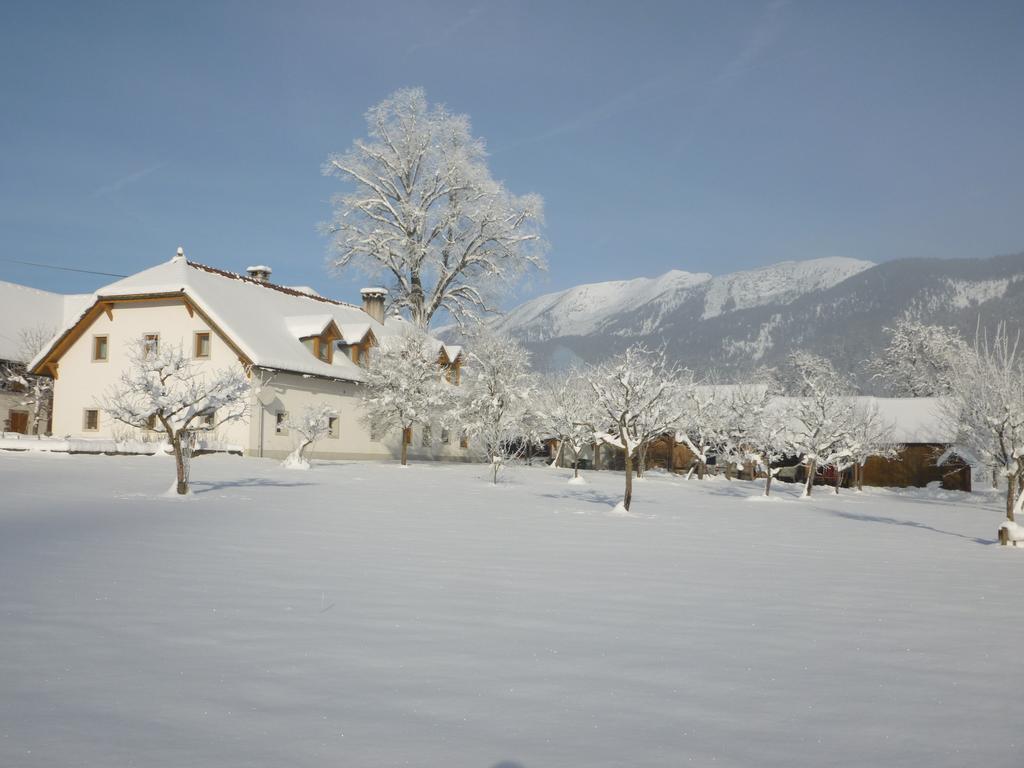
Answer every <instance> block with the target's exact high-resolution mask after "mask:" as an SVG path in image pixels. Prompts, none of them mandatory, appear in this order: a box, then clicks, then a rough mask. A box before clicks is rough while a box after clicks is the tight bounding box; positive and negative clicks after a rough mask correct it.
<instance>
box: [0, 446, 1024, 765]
mask: <svg viewBox="0 0 1024 768" xmlns="http://www.w3.org/2000/svg"><path fill="white" fill-rule="evenodd" d="M486 474H487V468H486V467H483V466H451V465H435V464H431V465H419V466H413V467H411V468H409V469H405V470H403V469H400V468H398V467H396V466H393V465H377V464H355V463H338V464H331V465H323V464H318V465H316V466H315V467H314V469H313V470H312V471H310V472H294V471H292V472H289V471H286V470H282V469H280V468H279V467H278V466H277V465H276V464H275V463H273V462H264V461H258V460H254V459H240V458H230V457H203V458H200V459H197V460H196V461H195V464H194V467H193V480H194V482H195V490H196V493H195V495H194V496H193V497H192V498H190V499H187V500H184V501H181V500H177V499H167V498H162V497H161V495H160V494H161V493H162V492H163V491H164V489H166V488H167V487H168V486H169V485H170V483H171V480H172V476H173V467H172V462H171V460H170V459H167V458H165V457H159V458H149V457H92V456H65V455H51V456H40V455H26V454H4V453H2V452H0V488H3V493H2V495H0V766H4V767H5V768H20V767H22V766H26V767H28V766H33V767H35V766H40V767H43V766H45V767H46V768H54V767H59V766H97V767H98V768H119V767H120V766H142V767H143V768H164V767H167V768H171V767H173V768H180V767H181V766H217V767H218V768H224V767H228V766H238V767H239V768H241V767H242V766H246V767H247V768H250V767H252V766H261V767H262V766H266V767H267V768H270V767H271V766H272V767H273V768H281V767H283V766H300V767H302V768H305V767H306V766H346V767H347V766H355V767H361V766H406V765H408V766H424V767H428V766H430V767H444V768H449V767H452V768H462V767H465V768H492V766H495V765H498V764H508V765H518V766H523V768H542V767H550V766H588V768H589V767H592V766H682V765H689V764H693V765H700V766H706V765H712V764H713V765H718V766H780V767H781V766H851V767H853V766H857V767H860V766H921V767H922V768H924V767H926V766H927V767H928V768H934V767H935V766H976V765H977V766H987V767H988V768H993V767H1002V766H1020V765H1022V764H1024V743H1022V738H1024V736H1022V734H1024V723H1022V722H1021V721H1020V719H1021V718H1022V716H1024V715H1022V713H1021V709H1020V706H1019V704H1020V703H1021V702H1022V700H1024V666H1022V663H1021V659H1020V643H1021V639H1022V638H1024V605H1022V597H1021V590H1020V586H1021V584H1022V574H1024V551H1020V550H1009V549H1006V548H1000V547H998V546H993V544H992V542H993V540H994V538H995V531H996V527H997V526H998V524H999V522H1000V519H1001V513H1000V511H999V507H1000V504H999V502H998V500H994V501H991V502H985V501H983V500H979V499H975V498H970V497H967V496H965V495H962V494H954V493H950V494H945V498H940V499H932V498H926V496H927V494H926V493H924V492H920V493H917V494H900V495H897V494H895V493H892V492H887V491H871V492H868V493H865V494H863V495H856V494H853V493H851V492H844V493H843V494H842V495H840V496H839V497H838V498H835V497H833V496H831V495H829V494H828V493H824V492H822V493H820V495H817V496H816V498H814V499H811V500H810V501H800V500H798V499H796V498H795V497H794V496H793V494H794V493H795V490H796V489H795V488H794V487H792V486H785V485H781V484H779V485H781V487H779V488H778V490H779V496H780V499H779V500H778V501H776V502H768V503H765V502H763V501H757V500H753V499H750V498H749V497H750V496H751V495H754V494H756V493H757V491H758V489H757V488H756V487H755V486H753V485H751V484H748V483H744V482H735V483H732V484H729V483H727V482H726V481H724V480H712V481H706V482H705V483H703V484H701V483H699V482H698V481H696V480H693V481H690V482H687V481H685V480H683V479H681V478H671V477H667V476H657V477H652V478H650V479H648V480H647V481H645V482H640V483H638V484H637V486H636V497H635V502H634V512H635V513H636V514H635V515H634V516H631V517H621V516H614V515H611V514H609V512H610V508H611V506H612V505H613V504H614V503H615V502H616V501H617V500H618V494H619V493H620V492H621V483H622V478H621V476H620V475H618V474H611V473H588V474H587V478H588V480H589V484H588V485H585V486H573V485H567V484H566V478H567V473H566V472H564V471H553V470H547V469H542V468H515V469H512V470H510V471H509V472H508V474H507V475H506V476H505V478H506V482H505V483H504V484H502V485H501V486H499V487H497V488H493V487H490V486H489V485H488V484H487V483H486V480H485V478H486ZM822 490H823V489H822Z"/></svg>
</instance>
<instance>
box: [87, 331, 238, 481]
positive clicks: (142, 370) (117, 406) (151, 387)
mask: <svg viewBox="0 0 1024 768" xmlns="http://www.w3.org/2000/svg"><path fill="white" fill-rule="evenodd" d="M249 394H250V384H249V378H248V371H246V370H244V369H242V368H241V367H231V368H224V369H221V370H216V371H209V372H207V371H206V370H203V366H201V365H200V364H197V363H196V362H195V361H194V360H192V358H191V357H190V356H186V355H185V354H184V352H183V351H182V348H181V346H173V345H169V344H161V345H160V346H159V347H158V348H153V347H152V346H150V345H147V344H144V343H140V344H133V345H131V346H130V347H129V350H128V367H127V368H126V369H125V370H124V372H122V374H121V376H120V380H119V381H118V383H117V384H115V385H114V386H113V387H112V388H111V389H110V390H109V391H108V392H107V393H106V395H105V396H104V398H103V399H102V400H101V401H100V402H99V407H100V408H102V409H103V410H104V411H106V412H107V413H108V414H110V416H111V417H112V418H114V419H116V420H117V421H120V422H121V423H122V424H127V425H128V426H130V427H136V428H137V429H151V430H153V431H156V432H158V433H163V434H164V435H165V436H166V438H167V441H168V442H169V443H170V444H171V448H172V449H173V450H174V464H175V469H176V472H177V483H176V485H175V488H176V492H177V493H178V494H179V495H185V494H187V493H188V492H189V487H188V482H189V468H190V464H191V458H192V450H193V448H194V446H195V438H196V435H197V434H199V433H210V432H213V431H214V430H216V429H217V428H218V427H220V426H222V425H224V424H227V423H229V422H232V421H237V420H239V419H242V418H245V416H246V415H248V413H249Z"/></svg>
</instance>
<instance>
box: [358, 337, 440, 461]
mask: <svg viewBox="0 0 1024 768" xmlns="http://www.w3.org/2000/svg"><path fill="white" fill-rule="evenodd" d="M365 374H366V380H365V382H364V390H363V398H362V403H363V412H362V418H363V421H364V423H366V425H367V426H368V427H369V429H370V431H371V432H372V433H375V434H380V435H385V434H388V433H390V432H393V431H394V430H401V433H402V466H403V467H404V466H406V465H408V463H409V440H410V435H411V433H412V429H413V427H414V426H416V425H427V424H430V423H431V422H433V421H435V420H437V419H439V418H441V417H442V416H443V415H444V413H445V412H446V410H447V409H448V408H449V407H450V405H451V402H452V390H453V389H454V388H453V387H452V385H450V384H449V383H448V382H447V381H445V380H444V375H443V374H444V371H443V370H442V369H441V367H440V365H439V363H438V358H437V351H436V348H435V346H434V345H433V344H431V343H430V340H429V338H428V337H427V335H426V334H425V333H424V332H423V331H421V330H419V329H418V328H408V329H406V330H405V331H403V332H402V333H400V334H396V335H394V336H387V337H385V338H384V339H382V340H381V342H380V348H379V349H377V350H375V354H373V355H372V356H371V357H370V362H369V363H368V364H367V366H366V368H365Z"/></svg>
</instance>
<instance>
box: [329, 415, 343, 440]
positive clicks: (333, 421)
mask: <svg viewBox="0 0 1024 768" xmlns="http://www.w3.org/2000/svg"><path fill="white" fill-rule="evenodd" d="M327 433H328V434H329V435H330V436H331V437H333V438H335V439H337V438H338V437H339V436H340V435H341V430H340V429H339V426H338V417H337V416H330V417H328V419H327Z"/></svg>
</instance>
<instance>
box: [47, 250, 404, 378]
mask: <svg viewBox="0 0 1024 768" xmlns="http://www.w3.org/2000/svg"><path fill="white" fill-rule="evenodd" d="M178 293H184V294H185V295H186V296H187V297H188V298H189V299H190V300H191V301H192V302H193V303H194V304H195V305H196V307H197V308H198V309H199V310H200V311H201V312H203V313H204V314H206V315H207V316H208V317H209V318H210V320H211V321H212V322H213V323H214V324H215V325H216V326H217V327H218V328H219V329H220V330H221V331H223V333H224V334H226V335H227V336H228V338H229V339H231V341H232V342H234V343H235V344H236V345H237V346H238V348H239V350H240V351H241V352H242V353H243V354H244V355H245V356H246V357H247V358H248V359H249V360H250V361H251V362H252V363H253V365H255V366H257V367H261V368H271V369H276V370H282V371H293V372H296V373H303V374H312V375H314V376H326V377H330V378H335V379H345V380H349V381H362V380H363V379H364V375H363V371H362V369H361V368H360V367H359V366H358V365H356V364H355V363H353V362H352V361H351V360H349V359H348V358H347V357H346V356H344V355H336V356H335V357H334V362H333V363H327V362H324V361H322V360H319V359H318V358H316V357H314V356H313V355H312V354H310V352H309V349H308V348H307V347H306V346H305V345H304V344H302V342H301V341H299V339H300V338H302V337H303V336H311V335H317V334H319V333H321V332H322V331H323V329H324V328H325V327H326V326H327V325H328V324H329V323H330V322H332V321H333V322H334V323H335V324H336V325H337V326H338V328H339V330H342V335H343V336H344V337H345V340H346V341H348V340H349V339H350V338H355V337H358V338H359V339H362V338H365V336H366V334H367V333H368V332H372V333H373V334H374V336H375V337H376V338H377V339H378V340H379V339H382V338H384V337H385V336H389V335H391V334H392V333H394V332H397V331H398V330H399V328H400V327H401V325H402V323H405V321H401V322H394V323H392V324H391V325H392V327H391V328H388V329H385V326H384V325H383V324H381V323H378V322H377V321H376V320H374V319H373V318H372V317H370V315H368V314H367V313H366V312H364V311H363V309H362V307H358V306H355V305H354V304H346V303H344V302H340V301H335V300H333V299H326V298H324V297H321V296H315V295H311V294H309V293H305V292H303V291H297V290H294V289H291V288H286V287H284V286H280V285H275V284H273V283H267V282H262V281H260V280H256V279H253V278H250V277H246V276H243V275H237V274H235V273H232V272H226V271H224V270H220V269H215V268H213V267H208V266H205V265H202V264H196V263H194V262H189V261H186V260H185V259H183V258H175V259H171V260H170V261H165V262H163V263H161V264H157V265H156V266H154V267H150V268H149V269H145V270H143V271H142V272H138V273H137V274H134V275H131V276H129V277H126V278H123V279H121V280H118V281H116V282H113V283H111V284H109V285H106V286H104V287H103V288H100V289H99V290H98V291H96V293H95V294H93V295H92V296H89V297H86V299H87V301H85V302H83V303H82V305H80V307H79V308H78V311H76V312H74V313H72V315H71V316H70V317H68V318H63V319H64V320H65V321H64V322H62V323H61V332H60V334H58V337H57V338H55V339H54V341H53V342H51V344H50V345H49V346H48V347H47V349H46V350H44V351H43V352H42V353H40V354H39V355H37V356H36V358H35V360H33V361H32V366H33V367H35V366H37V365H39V364H40V363H42V361H43V360H44V359H45V358H46V357H47V355H48V353H49V351H50V350H51V349H53V348H54V346H55V345H56V343H57V341H58V339H59V338H60V337H61V336H63V335H64V334H66V333H69V332H70V331H71V330H72V329H73V328H74V326H75V325H76V324H77V323H78V321H79V320H81V319H82V318H83V317H84V316H85V314H86V312H87V311H88V309H89V308H91V307H92V306H93V305H94V304H95V303H96V302H97V301H102V300H105V299H106V300H109V299H113V298H118V297H126V296H159V295H166V294H178ZM343 329H345V330H343Z"/></svg>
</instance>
